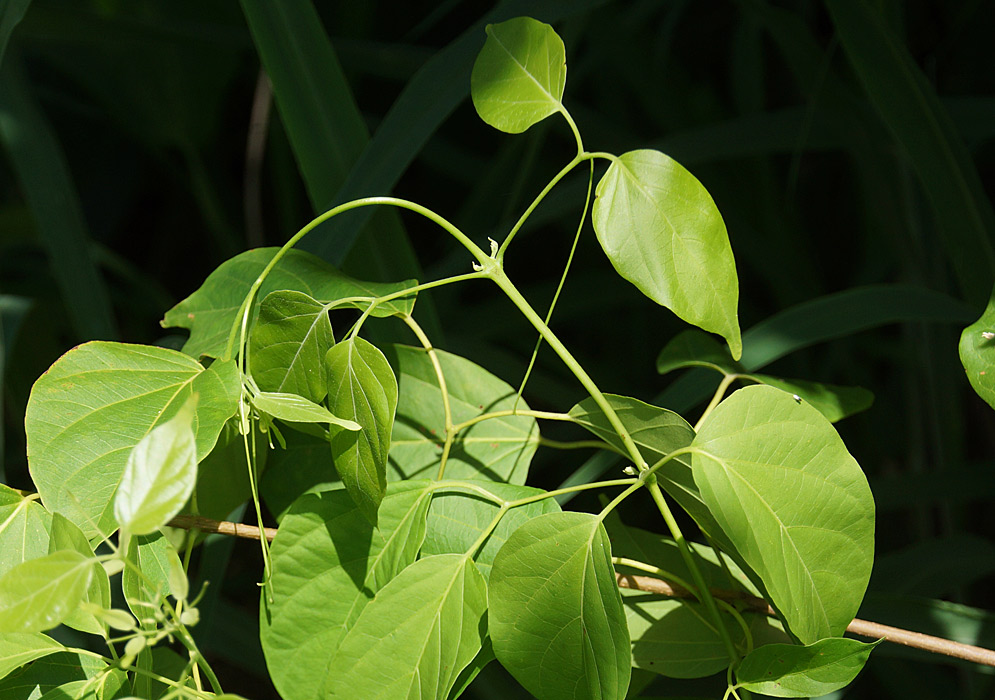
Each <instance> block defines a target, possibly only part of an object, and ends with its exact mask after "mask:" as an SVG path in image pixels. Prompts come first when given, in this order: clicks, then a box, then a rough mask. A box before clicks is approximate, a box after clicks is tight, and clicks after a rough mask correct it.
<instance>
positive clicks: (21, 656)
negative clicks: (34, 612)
mask: <svg viewBox="0 0 995 700" xmlns="http://www.w3.org/2000/svg"><path fill="white" fill-rule="evenodd" d="M64 649H65V647H64V646H62V645H61V644H59V643H58V642H57V641H55V640H54V639H52V638H51V637H47V636H45V635H44V634H41V633H40V632H8V633H5V634H3V635H0V678H4V677H5V676H7V675H8V674H9V673H10V672H11V671H13V670H15V669H17V668H20V667H21V666H23V665H24V664H26V663H29V662H31V661H34V660H35V659H40V658H41V657H43V656H48V655H49V654H54V653H56V652H58V651H63V650H64Z"/></svg>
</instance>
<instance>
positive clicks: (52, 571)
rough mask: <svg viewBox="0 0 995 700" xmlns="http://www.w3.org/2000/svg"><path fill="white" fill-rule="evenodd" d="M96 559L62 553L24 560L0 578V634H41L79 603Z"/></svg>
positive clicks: (69, 552)
mask: <svg viewBox="0 0 995 700" xmlns="http://www.w3.org/2000/svg"><path fill="white" fill-rule="evenodd" d="M94 566H96V560H95V559H93V558H92V557H89V558H88V557H84V556H83V555H82V554H80V553H79V552H75V551H72V550H62V551H59V552H54V553H52V554H49V555H47V556H44V557H40V558H38V559H32V560H31V561H26V562H24V563H23V564H18V565H17V566H15V567H14V568H13V569H10V570H9V571H8V572H7V573H6V574H4V575H3V577H0V632H4V633H7V632H42V631H44V630H47V629H51V628H53V627H55V626H56V625H58V624H59V623H60V622H62V621H63V620H64V619H66V617H68V616H69V614H70V613H72V612H73V611H74V610H75V609H76V607H77V606H78V605H79V604H80V601H81V600H82V599H83V596H84V595H85V594H86V588H87V586H88V585H89V583H90V577H91V576H92V574H93V569H94Z"/></svg>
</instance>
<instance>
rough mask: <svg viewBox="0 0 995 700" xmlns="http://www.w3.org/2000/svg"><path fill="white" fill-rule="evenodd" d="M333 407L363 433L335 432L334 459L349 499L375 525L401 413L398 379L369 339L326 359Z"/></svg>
mask: <svg viewBox="0 0 995 700" xmlns="http://www.w3.org/2000/svg"><path fill="white" fill-rule="evenodd" d="M325 365H326V367H327V369H328V405H329V408H331V410H332V413H334V414H335V415H336V416H338V417H339V418H344V419H345V420H349V421H355V422H356V423H358V424H359V425H360V426H361V427H362V430H360V431H358V432H354V431H351V430H346V429H344V428H333V429H332V430H333V432H332V458H333V459H334V460H335V469H336V471H338V473H339V476H341V477H342V483H343V484H345V487H346V490H347V491H348V492H349V495H351V496H352V497H353V499H354V500H355V501H356V503H358V504H359V507H360V510H362V512H363V514H364V515H366V517H367V518H369V519H370V522H371V523H373V524H374V525H375V524H376V522H377V508H379V507H380V501H381V500H383V496H384V493H385V491H386V490H387V452H388V451H389V450H390V433H391V428H392V426H393V424H394V411H395V410H396V409H397V379H395V377H394V372H393V370H392V369H391V368H390V363H388V362H387V358H386V357H384V355H383V353H382V352H380V350H378V349H377V347H376V346H375V345H372V344H371V343H369V342H368V341H366V340H363V339H362V338H359V337H354V338H349V339H347V340H344V341H342V342H341V343H338V344H336V345H335V346H334V347H333V348H332V349H331V350H329V351H328V354H327V355H326V356H325Z"/></svg>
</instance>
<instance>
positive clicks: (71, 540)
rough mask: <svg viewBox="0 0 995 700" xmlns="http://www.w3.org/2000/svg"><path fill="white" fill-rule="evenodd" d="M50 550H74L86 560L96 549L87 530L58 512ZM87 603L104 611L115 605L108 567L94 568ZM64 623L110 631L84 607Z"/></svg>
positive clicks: (95, 632)
mask: <svg viewBox="0 0 995 700" xmlns="http://www.w3.org/2000/svg"><path fill="white" fill-rule="evenodd" d="M49 549H50V551H51V552H57V551H60V550H71V551H75V552H79V553H80V554H82V555H83V556H84V557H93V549H92V548H91V547H90V543H89V542H88V541H87V539H86V536H85V535H84V534H83V531H82V530H80V529H79V528H78V527H76V525H74V524H73V523H72V522H70V521H69V520H67V519H66V518H64V517H62V516H61V515H59V514H58V513H55V514H54V515H53V516H52V536H51V540H50V541H49ZM83 602H84V603H92V604H93V605H96V606H98V607H100V608H109V607H110V606H111V584H110V580H109V579H108V578H107V572H106V571H105V570H104V567H102V566H95V567H93V575H92V577H91V578H90V585H89V586H88V587H87V589H86V594H85V595H84V596H83ZM62 624H64V625H66V626H67V627H72V628H73V629H78V630H80V631H81V632H89V633H90V634H100V635H103V634H104V632H105V630H106V628H105V625H104V623H103V622H102V621H101V618H99V617H97V616H96V615H94V613H92V612H88V611H86V610H85V609H83V608H82V607H81V608H79V609H77V610H75V611H74V612H73V613H71V614H70V615H69V617H67V618H66V619H65V620H63V621H62Z"/></svg>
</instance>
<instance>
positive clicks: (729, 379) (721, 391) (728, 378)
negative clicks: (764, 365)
mask: <svg viewBox="0 0 995 700" xmlns="http://www.w3.org/2000/svg"><path fill="white" fill-rule="evenodd" d="M739 378H740V375H738V374H727V375H725V376H724V377H722V381H721V382H719V388H718V389H716V390H715V394H714V395H713V396H712V400H711V401H709V402H708V405H707V406H705V410H704V411H703V412H702V414H701V418H699V419H698V422H697V423H695V424H694V432H696V433H697V432H698V429H699V428H701V424H702V423H704V422H705V419H706V418H708V416H709V414H710V413H711V412H712V411H713V410H714V409H715V407H716V406H718V405H719V402H720V401H722V397H723V396H725V395H726V391H727V390H728V389H729V385H730V384H732V383H733V382H734V381H736V380H737V379H739Z"/></svg>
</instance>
